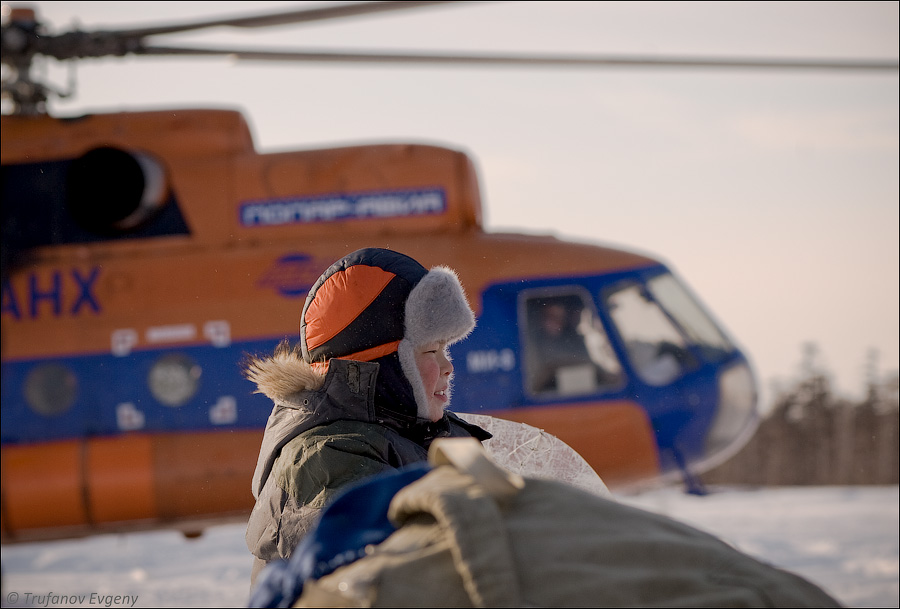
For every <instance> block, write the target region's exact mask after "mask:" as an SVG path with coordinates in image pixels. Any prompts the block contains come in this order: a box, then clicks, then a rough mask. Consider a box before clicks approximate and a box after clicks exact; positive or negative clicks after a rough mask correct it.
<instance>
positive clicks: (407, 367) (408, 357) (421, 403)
mask: <svg viewBox="0 0 900 609" xmlns="http://www.w3.org/2000/svg"><path fill="white" fill-rule="evenodd" d="M397 355H399V356H400V368H401V369H402V370H403V374H405V375H406V379H407V380H408V381H409V384H410V385H412V390H413V397H414V398H415V400H416V414H417V415H418V417H419V418H420V419H424V418H427V417H428V396H427V395H425V384H424V383H423V382H422V375H421V374H419V367H418V365H416V350H415V347H413V344H412V343H411V342H409V341H408V340H406V339H405V338H404V339H403V340H401V341H400V345H399V346H398V347H397Z"/></svg>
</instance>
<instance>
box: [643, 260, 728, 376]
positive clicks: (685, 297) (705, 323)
mask: <svg viewBox="0 0 900 609" xmlns="http://www.w3.org/2000/svg"><path fill="white" fill-rule="evenodd" d="M647 287H648V288H649V289H650V292H651V293H652V294H653V296H654V298H655V299H656V301H657V302H659V303H660V306H662V307H663V308H665V310H666V311H668V313H669V315H671V316H672V317H673V318H674V319H675V321H676V322H677V323H678V325H679V326H681V329H682V330H683V331H684V333H685V334H687V337H688V340H690V341H691V343H693V344H694V345H697V346H698V347H699V348H700V349H701V350H702V351H703V355H704V356H705V357H707V358H708V359H711V360H718V359H721V358H722V357H724V356H725V355H726V354H728V353H731V352H732V351H734V346H733V345H732V344H731V342H730V341H729V340H728V339H727V338H725V336H724V335H723V334H722V333H721V332H720V331H719V329H718V328H717V327H716V324H715V322H713V320H712V319H710V317H709V316H708V315H707V314H706V313H705V312H704V311H703V309H702V308H701V307H700V305H699V304H698V303H697V301H696V300H694V298H693V297H692V296H691V295H690V294H689V293H688V291H687V290H685V289H684V286H682V285H681V283H679V282H678V280H677V279H675V277H674V276H672V275H670V274H665V275H660V276H659V277H655V278H653V279H651V280H650V281H648V282H647Z"/></svg>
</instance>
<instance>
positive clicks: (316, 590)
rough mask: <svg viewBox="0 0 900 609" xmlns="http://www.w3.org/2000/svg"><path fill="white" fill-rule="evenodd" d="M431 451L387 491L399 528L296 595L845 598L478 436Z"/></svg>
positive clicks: (617, 603)
mask: <svg viewBox="0 0 900 609" xmlns="http://www.w3.org/2000/svg"><path fill="white" fill-rule="evenodd" d="M429 460H430V462H431V464H432V466H433V469H432V470H431V471H428V472H427V473H425V474H424V475H422V476H421V477H418V479H416V480H415V481H414V482H412V483H410V484H408V485H406V486H404V487H403V488H401V489H400V490H399V491H398V492H396V494H394V495H393V498H392V499H391V500H390V507H389V509H388V513H387V516H388V517H389V518H390V519H391V521H392V522H393V523H394V525H396V526H397V529H396V531H395V532H393V533H392V534H390V535H389V536H387V538H386V539H385V540H384V541H383V542H381V543H378V544H375V545H371V546H369V547H367V548H364V549H361V551H360V552H359V555H361V556H362V557H361V558H354V559H352V560H351V561H348V564H344V565H343V566H339V567H337V568H336V569H334V570H332V571H331V572H329V573H328V574H326V575H323V576H321V577H319V578H317V579H308V580H307V581H305V582H303V587H302V595H301V596H300V597H299V599H297V601H296V604H295V606H300V607H321V606H355V607H424V606H447V607H517V606H543V607H578V606H582V607H586V606H590V607H603V606H609V607H654V606H667V607H787V606H790V607H837V606H840V605H839V604H838V603H837V602H836V601H835V600H834V599H832V598H831V597H830V596H828V595H827V594H826V593H825V592H823V591H822V590H821V589H820V588H818V587H816V586H815V585H813V584H811V583H809V582H807V581H806V580H804V579H802V578H800V577H798V576H796V575H793V574H791V573H788V572H786V571H783V570H780V569H777V568H775V567H773V566H770V565H767V564H765V563H762V562H760V561H758V560H756V559H754V558H752V557H750V556H747V555H745V554H743V553H741V552H739V551H737V550H735V549H734V548H732V547H731V546H729V545H727V544H725V543H723V542H722V541H720V540H718V539H716V538H715V537H713V536H711V535H708V534H706V533H703V532H701V531H698V530H696V529H694V528H692V527H690V526H687V525H685V524H682V523H679V522H676V521H674V520H672V519H670V518H667V517H664V516H661V515H657V514H653V513H649V512H646V511H643V510H640V509H638V508H634V507H630V506H627V505H623V504H620V503H617V502H615V501H613V500H609V499H606V498H602V497H598V496H596V495H593V494H590V493H586V492H584V491H581V490H579V489H576V488H574V487H571V486H569V485H567V484H563V483H559V482H555V481H550V480H538V479H531V478H522V477H521V476H518V475H516V474H512V473H510V472H508V471H506V470H503V469H502V468H500V467H498V466H496V465H495V464H494V463H493V462H492V461H490V459H489V458H488V457H487V455H486V454H485V452H484V451H483V450H482V448H481V446H480V445H479V443H478V442H477V441H474V440H471V439H447V440H439V441H436V442H435V443H434V444H433V446H432V449H431V452H430V455H429ZM340 562H342V561H341V560H338V563H340Z"/></svg>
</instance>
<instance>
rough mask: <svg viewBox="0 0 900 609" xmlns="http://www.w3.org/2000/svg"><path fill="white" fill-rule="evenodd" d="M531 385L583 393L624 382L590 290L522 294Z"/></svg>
mask: <svg viewBox="0 0 900 609" xmlns="http://www.w3.org/2000/svg"><path fill="white" fill-rule="evenodd" d="M522 302H523V305H522V307H521V311H522V315H523V316H524V324H523V328H524V334H525V341H524V342H525V358H526V368H525V373H526V375H527V381H526V382H527V387H528V390H529V391H530V392H531V393H534V394H555V395H585V394H590V393H596V392H598V391H603V390H607V389H611V388H614V387H619V386H621V383H622V380H623V378H622V367H621V365H620V364H619V360H618V359H617V358H616V355H615V352H614V351H613V349H612V347H611V346H610V344H609V340H608V339H607V336H606V332H605V331H604V329H603V325H602V324H601V323H600V320H599V319H598V318H597V316H596V314H595V313H594V309H593V306H592V305H591V304H590V301H589V300H588V297H587V294H582V293H580V292H579V291H573V290H572V289H571V288H570V289H569V290H565V291H559V290H557V291H554V292H552V293H547V292H539V293H530V294H527V295H526V296H525V297H524V298H523V301H522Z"/></svg>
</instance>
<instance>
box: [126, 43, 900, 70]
mask: <svg viewBox="0 0 900 609" xmlns="http://www.w3.org/2000/svg"><path fill="white" fill-rule="evenodd" d="M135 54H138V55H194V56H204V55H205V56H211V55H219V56H228V57H229V58H233V59H240V60H256V61H297V62H332V63H394V64H404V63H405V64H444V65H469V66H472V65H475V66H478V65H481V66H513V67H515V66H520V67H553V66H558V67H583V68H591V67H600V68H602V67H619V66H622V67H651V68H652V67H660V68H751V69H754V68H755V69H794V70H847V71H851V70H855V71H866V70H873V71H895V72H896V71H898V69H900V63H898V62H897V61H896V60H843V59H791V58H760V57H757V58H727V57H721V58H704V57H674V56H673V57H664V56H654V55H633V56H628V55H605V56H604V55H593V56H592V55H525V54H444V53H382V52H368V51H357V52H335V51H323V50H320V51H315V50H310V51H288V50H285V51H274V50H249V49H247V50H239V49H195V48H184V47H181V48H178V47H157V46H148V47H142V48H141V49H139V50H136V51H135Z"/></svg>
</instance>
